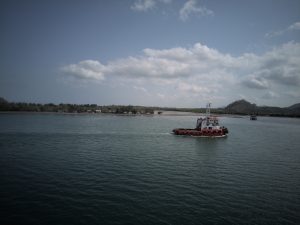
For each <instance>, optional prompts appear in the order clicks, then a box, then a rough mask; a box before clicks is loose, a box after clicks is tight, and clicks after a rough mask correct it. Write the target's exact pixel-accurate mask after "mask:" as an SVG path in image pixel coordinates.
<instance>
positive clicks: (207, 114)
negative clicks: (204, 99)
mask: <svg viewBox="0 0 300 225" xmlns="http://www.w3.org/2000/svg"><path fill="white" fill-rule="evenodd" d="M210 105H211V103H210V102H209V103H207V104H206V117H210Z"/></svg>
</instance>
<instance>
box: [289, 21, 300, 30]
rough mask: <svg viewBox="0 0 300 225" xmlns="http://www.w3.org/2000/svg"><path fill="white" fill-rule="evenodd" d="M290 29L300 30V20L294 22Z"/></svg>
mask: <svg viewBox="0 0 300 225" xmlns="http://www.w3.org/2000/svg"><path fill="white" fill-rule="evenodd" d="M288 30H300V22H296V23H293V24H292V25H291V26H289V28H288Z"/></svg>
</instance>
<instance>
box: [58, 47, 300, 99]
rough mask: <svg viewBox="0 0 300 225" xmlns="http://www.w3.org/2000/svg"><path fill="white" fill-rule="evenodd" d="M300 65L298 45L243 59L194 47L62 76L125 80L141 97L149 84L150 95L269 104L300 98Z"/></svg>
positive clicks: (69, 68)
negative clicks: (288, 95)
mask: <svg viewBox="0 0 300 225" xmlns="http://www.w3.org/2000/svg"><path fill="white" fill-rule="evenodd" d="M299 62H300V44H299V43H294V42H290V43H286V44H284V45H281V46H279V47H276V48H273V49H271V50H270V51H268V52H266V53H264V54H262V55H256V54H252V53H251V54H250V53H245V54H242V55H241V56H237V57H234V56H232V55H230V54H224V53H222V52H220V51H218V50H216V49H213V48H209V47H208V46H206V45H203V44H201V43H196V44H195V45H194V46H192V47H190V48H183V47H176V48H170V49H162V50H159V49H149V48H147V49H144V50H143V53H142V54H141V55H140V56H138V57H127V58H123V59H118V60H114V61H109V62H107V63H106V64H105V63H102V62H100V61H96V60H84V61H81V62H79V63H77V64H70V65H66V66H64V67H62V68H61V70H62V71H63V73H64V74H65V75H68V76H72V77H75V78H80V79H84V80H100V81H102V82H105V79H106V78H109V79H113V80H115V81H117V80H118V82H120V80H122V81H125V82H128V83H129V84H130V85H133V86H134V87H135V89H136V90H137V89H139V90H141V91H143V92H145V90H146V88H145V86H146V85H148V86H149V85H150V84H151V85H152V87H151V89H153V88H155V87H160V86H164V87H166V91H168V93H170V92H172V91H171V89H173V90H175V92H176V93H177V94H178V93H180V94H182V95H183V96H185V94H187V95H186V96H192V97H195V96H199V97H202V98H220V97H225V95H227V97H228V98H229V96H234V95H237V94H244V92H249V93H254V95H256V96H257V94H258V93H261V97H264V98H269V99H270V98H271V97H275V96H280V95H282V93H284V90H285V89H286V88H289V89H290V91H292V90H294V92H296V93H298V92H299V90H300V89H299V88H300V63H299ZM137 86H139V87H140V88H136V87H137ZM148 89H149V87H148ZM148 89H147V90H148ZM167 89H170V90H167ZM297 90H298V91H297ZM175 92H174V93H175ZM279 92H282V93H281V94H280V93H279Z"/></svg>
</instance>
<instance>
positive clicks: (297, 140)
mask: <svg viewBox="0 0 300 225" xmlns="http://www.w3.org/2000/svg"><path fill="white" fill-rule="evenodd" d="M196 118H197V117H195V116H149V117H147V116H136V117H135V116H106V115H55V114H50V115H32V114H1V115H0V175H1V180H0V197H1V199H0V204H1V212H0V224H300V147H299V146H300V120H299V119H289V118H268V117H259V118H258V120H257V121H250V120H249V118H248V117H243V118H226V117H222V118H221V123H222V124H223V125H225V126H227V127H228V129H229V136H228V137H227V138H223V139H204V138H192V137H180V136H173V135H171V134H170V131H171V130H172V129H173V128H176V127H194V125H195V122H196Z"/></svg>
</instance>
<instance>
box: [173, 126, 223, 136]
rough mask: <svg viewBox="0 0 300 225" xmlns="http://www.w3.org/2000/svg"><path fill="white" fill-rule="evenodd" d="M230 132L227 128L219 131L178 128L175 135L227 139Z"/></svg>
mask: <svg viewBox="0 0 300 225" xmlns="http://www.w3.org/2000/svg"><path fill="white" fill-rule="evenodd" d="M227 133H228V130H227V129H226V128H223V129H218V130H197V129H185V128H177V129H174V130H173V134H175V135H182V136H192V137H226V136H227Z"/></svg>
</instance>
